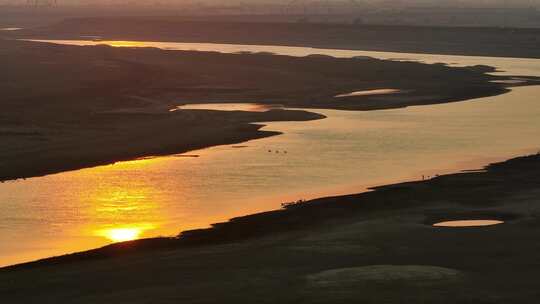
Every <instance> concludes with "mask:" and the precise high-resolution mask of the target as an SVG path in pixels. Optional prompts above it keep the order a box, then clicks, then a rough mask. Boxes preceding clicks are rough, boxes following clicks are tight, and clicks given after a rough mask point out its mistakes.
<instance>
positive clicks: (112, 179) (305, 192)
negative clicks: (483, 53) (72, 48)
mask: <svg viewBox="0 0 540 304" xmlns="http://www.w3.org/2000/svg"><path fill="white" fill-rule="evenodd" d="M56 42H57V43H69V44H79V45H83V44H98V43H107V44H110V45H113V46H128V47H130V46H131V47H136V46H155V47H160V48H164V49H181V50H200V51H209V50H211V51H220V52H239V51H251V52H261V51H262V52H272V53H276V54H284V55H292V56H305V55H309V54H326V55H331V56H335V57H352V56H370V57H376V58H381V59H395V60H418V61H423V62H427V63H434V62H444V63H447V64H451V65H476V64H484V65H491V66H495V67H497V68H499V69H500V70H501V73H506V74H511V75H525V76H540V60H535V59H516V58H489V57H468V56H446V55H444V56H443V55H428V54H405V53H385V52H364V51H347V50H331V49H313V48H302V47H280V46H249V45H226V44H195V43H163V42H93V41H56ZM343 93H349V92H343ZM539 99H540V87H539V86H535V87H522V88H516V89H514V90H513V91H512V92H510V93H508V94H504V95H501V96H496V97H488V98H481V99H475V100H470V101H466V102H459V103H451V104H441V105H434V106H422V107H409V108H405V109H396V110H382V111H370V112H353V111H336V110H312V111H315V112H319V113H322V114H324V115H326V116H328V118H327V119H323V120H318V121H310V122H272V123H267V124H266V125H267V126H266V127H265V128H264V129H266V130H276V131H281V132H284V134H283V135H280V136H274V137H270V138H265V139H258V140H252V141H248V142H245V143H243V144H241V145H235V146H232V145H227V146H217V147H212V148H208V149H203V150H198V151H191V152H189V153H186V155H184V157H178V156H169V157H158V158H148V159H141V160H134V161H128V162H121V163H117V164H114V165H109V166H101V167H95V168H89V169H83V170H77V171H71V172H65V173H59V174H53V175H48V176H45V177H37V178H30V179H26V180H18V181H11V182H6V183H3V184H0V206H1V209H0V265H8V264H13V263H18V262H24V261H29V260H33V259H38V258H43V257H47V256H52V255H59V254H65V253H69V252H74V251H80V250H85V249H90V248H94V247H98V246H102V245H106V244H108V243H111V242H115V241H122V240H129V239H135V238H143V237H152V236H160V235H161V236H171V235H175V234H177V233H178V232H180V231H181V230H185V229H191V228H199V227H206V226H208V225H209V224H210V223H214V222H217V221H224V220H227V219H228V218H231V217H234V216H239V215H244V214H248V213H253V212H258V211H264V210H270V209H277V208H279V207H280V204H281V203H282V202H285V201H291V200H297V199H310V198H315V197H319V196H327V195H337V194H345V193H355V192H362V191H365V190H366V189H367V188H368V187H370V186H373V185H381V184H386V183H392V182H399V181H406V180H417V179H421V178H422V176H423V175H424V176H433V175H435V174H443V173H449V172H458V171H460V170H464V169H476V168H481V167H482V166H484V165H486V164H488V163H491V162H494V161H499V160H504V159H507V158H511V157H513V156H517V155H522V154H527V153H533V152H537V151H538V150H539V149H540V142H539V141H538V139H539V138H538V137H539V134H540V119H539V118H540V102H539V101H540V100H539ZM231 102H234V100H231ZM256 102H257V101H256V100H254V101H253V103H256ZM199 107H203V108H205V107H206V106H204V105H202V106H199ZM231 107H233V108H236V109H242V108H244V107H247V108H249V109H251V108H257V107H256V106H255V107H253V106H251V105H242V104H236V105H232V106H231ZM227 108H228V107H227V106H223V105H217V106H216V109H220V110H226V109H227ZM278 152H279V153H278ZM186 156H187V157H186ZM192 156H198V157H192Z"/></svg>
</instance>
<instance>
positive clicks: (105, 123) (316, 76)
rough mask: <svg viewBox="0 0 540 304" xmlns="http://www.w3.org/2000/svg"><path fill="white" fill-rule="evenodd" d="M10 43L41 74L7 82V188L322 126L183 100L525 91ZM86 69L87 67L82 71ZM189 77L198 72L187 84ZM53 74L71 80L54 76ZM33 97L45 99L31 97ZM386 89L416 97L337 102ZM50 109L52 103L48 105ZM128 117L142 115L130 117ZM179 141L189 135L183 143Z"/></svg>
mask: <svg viewBox="0 0 540 304" xmlns="http://www.w3.org/2000/svg"><path fill="white" fill-rule="evenodd" d="M0 44H1V45H2V46H3V48H4V52H5V54H6V56H4V57H2V58H4V61H5V62H3V63H2V64H4V65H5V67H6V69H8V70H11V69H13V70H20V71H25V72H27V73H31V74H32V75H34V76H33V77H26V78H25V77H23V78H21V77H18V78H15V79H13V76H10V75H8V77H7V78H6V79H0V80H1V81H4V82H5V83H9V84H10V86H8V87H7V89H6V90H5V92H4V95H5V100H6V102H4V104H5V109H6V113H12V114H13V115H11V116H10V117H0V119H2V120H4V121H5V122H4V123H3V124H2V125H0V127H3V128H5V131H3V132H2V136H3V137H4V138H5V139H6V140H5V142H6V147H7V148H6V149H5V151H2V154H3V158H4V163H3V164H0V172H1V173H0V180H4V181H5V180H11V179H17V178H28V177H35V176H41V175H45V174H51V173H57V172H61V171H66V170H75V169H81V168H86V167H92V166H97V165H104V164H111V163H114V162H117V161H121V160H131V159H136V158H139V157H145V156H150V155H167V154H176V153H182V152H187V151H191V150H195V149H200V148H205V147H210V146H214V145H220V144H236V143H239V142H243V141H246V140H249V139H254V138H260V137H265V136H270V135H275V133H267V132H264V131H260V130H259V128H260V126H257V125H254V124H253V122H256V121H278V120H281V121H283V120H311V119H318V118H322V117H321V116H320V115H318V114H313V113H308V112H299V111H296V112H294V111H280V112H276V111H269V112H263V113H250V112H231V113H218V112H215V111H181V112H175V113H170V112H168V111H167V109H170V108H171V107H172V106H174V104H175V103H174V102H173V101H174V100H182V101H184V102H186V101H189V103H200V102H230V101H231V100H233V101H235V102H239V101H248V100H249V101H253V100H257V101H258V102H259V103H264V104H283V105H284V106H286V107H294V108H305V109H310V108H323V109H324V108H327V109H328V108H330V109H343V110H359V111H368V110H380V109H393V108H403V107H407V106H412V105H426V104H437V103H446V102H456V101H463V100H468V99H472V98H478V97H486V96H494V95H499V94H504V93H506V92H508V91H509V88H511V87H512V86H515V85H516V84H506V83H504V80H509V79H511V76H494V75H489V74H488V73H490V72H493V71H494V68H491V67H486V66H475V67H461V68H458V67H448V66H444V65H437V64H431V65H429V64H422V63H414V62H393V61H385V60H377V59H354V58H332V57H320V56H308V57H301V58H297V57H290V56H268V55H261V54H220V53H211V52H189V51H165V50H158V49H152V48H141V49H131V48H125V49H124V48H112V47H107V46H93V47H77V46H62V45H52V44H44V43H34V42H24V41H8V40H0ZM58 54H62V57H61V58H58ZM21 58H24V60H21ZM81 58H85V60H86V61H84V62H81ZM60 59H62V61H60ZM216 62H219V64H216ZM186 69H188V70H192V71H197V72H196V73H195V72H191V73H190V72H187V73H186V72H185V71H186ZM230 70H234V71H235V73H232V74H231V73H230V72H229V71H230ZM59 71H61V73H60V72H59ZM53 72H54V73H59V74H58V75H59V77H57V78H51V77H47V75H49V74H50V73H53ZM13 75H14V76H17V75H19V74H17V73H14V74H13ZM25 75H27V74H25ZM252 75H257V79H252V78H253V77H252ZM248 76H249V77H248ZM177 79H180V81H179V80H177ZM44 80H46V81H44ZM494 80H498V81H503V83H494V82H493V81H494ZM537 83H539V80H538V79H537V78H534V77H531V78H529V79H528V80H527V82H525V83H520V84H519V85H533V84H537ZM81 85H82V86H81ZM27 87H33V90H32V91H28V90H25V88H27ZM381 87H382V88H384V87H393V88H396V89H402V90H404V93H402V94H399V95H398V96H391V95H388V96H352V97H343V98H339V103H338V102H336V101H335V96H336V95H339V94H341V93H343V92H353V91H359V90H369V89H377V88H381ZM42 99H46V100H48V102H47V103H42V102H41V100H42ZM72 100H77V102H76V103H73V102H71V101H72ZM126 108H132V109H137V111H133V113H131V112H130V113H124V112H121V111H119V110H122V109H126ZM158 110H159V111H158ZM170 130H182V132H183V133H184V134H177V135H176V136H177V137H171V136H169V135H170V133H169V132H170ZM216 130H219V132H221V134H220V133H218V132H216ZM156 134H157V135H156ZM102 146H109V147H112V148H113V149H109V150H107V151H104V150H102V149H99V147H102ZM12 147H13V148H12ZM8 148H9V149H8Z"/></svg>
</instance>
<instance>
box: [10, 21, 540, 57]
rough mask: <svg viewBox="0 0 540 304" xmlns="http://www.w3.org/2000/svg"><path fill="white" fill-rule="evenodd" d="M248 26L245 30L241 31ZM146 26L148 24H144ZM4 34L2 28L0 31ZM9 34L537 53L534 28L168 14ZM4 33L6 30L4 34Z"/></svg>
mask: <svg viewBox="0 0 540 304" xmlns="http://www.w3.org/2000/svg"><path fill="white" fill-rule="evenodd" d="M246 28H249V29H250V30H249V32H247V31H245V29H246ZM150 29H151V30H150ZM4 34H6V33H4ZM8 34H9V37H18V38H35V39H81V37H83V36H85V35H92V36H99V37H102V38H103V39H106V40H139V41H169V42H194V43H231V44H251V45H280V46H301V47H314V48H332V49H347V50H364V51H385V52H399V53H423V54H442V55H463V56H488V57H516V58H540V47H539V46H538V45H540V41H539V40H538V39H539V38H538V37H540V29H537V28H522V29H519V28H495V27H493V28H489V27H422V26H385V25H351V24H325V23H283V22H281V23H280V22H276V23H272V22H247V21H236V22H235V21H201V20H181V19H180V20H178V19H175V18H172V17H124V18H108V17H94V18H72V19H66V20H63V21H61V22H57V23H54V24H51V25H48V26H42V27H37V28H30V29H24V30H21V31H17V32H16V33H8ZM8 34H6V35H8Z"/></svg>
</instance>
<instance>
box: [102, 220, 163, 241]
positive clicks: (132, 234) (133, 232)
mask: <svg viewBox="0 0 540 304" xmlns="http://www.w3.org/2000/svg"><path fill="white" fill-rule="evenodd" d="M153 228H155V226H154V225H153V224H139V225H134V226H120V227H115V228H106V229H101V230H98V231H96V235H97V236H101V237H105V238H107V239H109V240H110V241H113V242H115V243H116V242H126V241H133V240H136V239H139V238H141V235H142V233H143V232H145V231H146V230H151V229H153Z"/></svg>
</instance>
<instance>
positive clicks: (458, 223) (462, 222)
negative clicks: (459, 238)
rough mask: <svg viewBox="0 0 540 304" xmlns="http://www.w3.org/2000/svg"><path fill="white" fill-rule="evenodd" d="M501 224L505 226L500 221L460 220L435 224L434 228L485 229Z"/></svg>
mask: <svg viewBox="0 0 540 304" xmlns="http://www.w3.org/2000/svg"><path fill="white" fill-rule="evenodd" d="M500 224H504V222H503V221H498V220H459V221H446V222H440V223H436V224H433V227H457V228H459V227H485V226H495V225H500Z"/></svg>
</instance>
